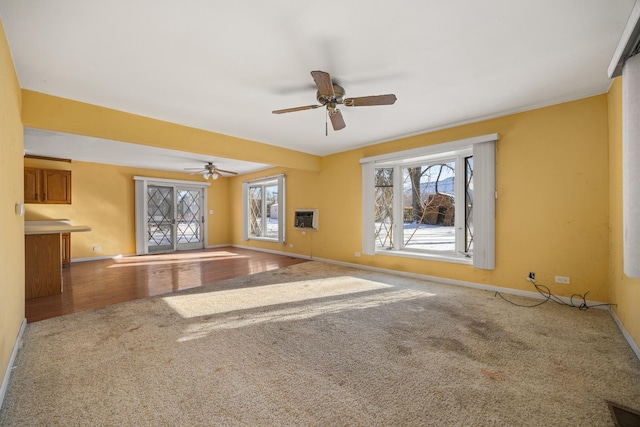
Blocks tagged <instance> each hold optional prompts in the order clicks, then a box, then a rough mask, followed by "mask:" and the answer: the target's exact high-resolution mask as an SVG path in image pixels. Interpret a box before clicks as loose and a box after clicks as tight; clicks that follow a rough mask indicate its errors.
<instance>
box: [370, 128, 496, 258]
mask: <svg viewBox="0 0 640 427" xmlns="http://www.w3.org/2000/svg"><path fill="white" fill-rule="evenodd" d="M498 139H499V136H498V134H497V133H492V134H488V135H482V136H478V137H474V138H467V139H462V140H457V141H451V142H446V143H442V144H435V145H430V146H427V147H420V148H416V149H412V150H405V151H399V152H395V153H389V154H383V155H379V156H373V157H366V158H363V159H360V163H361V165H362V253H363V254H365V255H391V256H404V257H411V258H423V259H430V260H437V261H446V262H454V263H460V264H473V266H474V267H476V268H482V269H488V270H493V269H494V268H495V199H496V196H497V194H496V184H495V169H496V153H495V150H496V142H497V141H498ZM469 152H471V153H472V155H473V180H474V207H473V210H474V221H473V223H474V249H473V257H472V258H471V259H469V258H467V257H466V256H464V255H456V254H437V253H433V252H428V253H427V252H418V251H409V250H394V251H376V247H375V236H374V232H373V230H374V223H375V218H374V204H375V200H374V187H375V169H376V168H381V167H390V166H391V165H392V166H393V167H395V168H397V170H398V172H399V170H400V168H401V167H406V166H408V165H415V164H420V163H426V162H431V161H432V160H439V159H446V158H455V157H458V156H463V155H466V156H468V155H469ZM394 176H395V178H394V179H395V180H396V182H394V187H396V186H398V187H397V188H401V187H402V182H401V181H402V174H401V173H394ZM461 181H463V180H456V182H458V183H459V184H457V185H464V183H463V182H461ZM397 199H401V198H399V197H396V198H394V200H395V203H396V204H401V203H402V200H397ZM394 208H395V209H394V215H399V216H400V217H399V218H396V219H395V220H394V227H401V226H402V223H403V221H402V206H401V205H400V207H399V208H398V206H394ZM458 210H459V209H456V211H458ZM398 219H399V221H398ZM457 219H458V218H456V224H457V226H458V227H461V228H462V230H459V232H462V233H464V220H462V222H458V221H457ZM396 240H398V239H396ZM458 240H459V239H458V232H457V235H456V242H457V241H458ZM394 245H398V246H397V249H399V248H400V245H401V242H399V241H396V242H394Z"/></svg>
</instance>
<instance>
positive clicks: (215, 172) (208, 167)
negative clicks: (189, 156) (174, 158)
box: [185, 162, 238, 179]
mask: <svg viewBox="0 0 640 427" xmlns="http://www.w3.org/2000/svg"><path fill="white" fill-rule="evenodd" d="M185 171H187V172H191V173H190V174H189V175H196V174H201V175H202V176H204V179H209V178H213V179H218V178H219V177H220V176H221V175H224V174H228V175H238V172H232V171H227V170H224V169H218V168H217V167H216V166H215V165H214V164H213V163H211V162H207V163H206V164H205V165H204V167H203V168H185Z"/></svg>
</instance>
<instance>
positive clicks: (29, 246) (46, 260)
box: [24, 234, 62, 299]
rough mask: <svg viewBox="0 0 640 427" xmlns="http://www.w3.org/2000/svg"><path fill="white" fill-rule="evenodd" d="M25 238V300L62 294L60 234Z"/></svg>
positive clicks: (33, 235) (34, 235)
mask: <svg viewBox="0 0 640 427" xmlns="http://www.w3.org/2000/svg"><path fill="white" fill-rule="evenodd" d="M24 237H25V244H24V264H25V299H32V298H38V297H45V296H48V295H55V294H59V293H61V292H62V270H61V268H60V266H61V262H60V261H61V260H60V256H61V251H60V234H32V235H27V236H24Z"/></svg>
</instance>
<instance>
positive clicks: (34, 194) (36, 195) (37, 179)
mask: <svg viewBox="0 0 640 427" xmlns="http://www.w3.org/2000/svg"><path fill="white" fill-rule="evenodd" d="M24 202H25V203H47V204H71V171H67V170H59V169H39V168H28V167H25V168H24Z"/></svg>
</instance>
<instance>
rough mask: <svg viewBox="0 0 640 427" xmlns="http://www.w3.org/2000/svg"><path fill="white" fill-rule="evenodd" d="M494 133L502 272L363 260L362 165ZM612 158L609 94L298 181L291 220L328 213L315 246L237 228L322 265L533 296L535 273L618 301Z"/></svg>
mask: <svg viewBox="0 0 640 427" xmlns="http://www.w3.org/2000/svg"><path fill="white" fill-rule="evenodd" d="M493 132H497V133H499V134H500V141H499V143H498V152H497V171H496V173H497V189H498V194H499V197H498V200H497V206H496V210H497V218H496V269H495V270H493V271H486V270H479V269H474V268H473V267H471V266H468V265H460V264H452V263H444V262H436V261H425V260H418V259H408V258H401V257H396V256H384V255H375V256H361V257H356V256H355V252H361V224H362V223H361V217H362V209H361V184H360V182H361V169H360V164H359V162H358V160H359V159H360V158H362V157H368V156H373V155H378V154H383V153H389V152H393V151H398V150H405V149H410V148H415V147H420V146H424V145H430V144H436V143H441V142H447V141H452V140H457V139H462V138H468V137H473V136H478V135H484V134H488V133H493ZM607 158H608V128H607V98H606V96H605V95H600V96H595V97H590V98H586V99H582V100H578V101H574V102H569V103H565V104H560V105H555V106H551V107H547V108H541V109H537V110H533V111H528V112H525V113H520V114H514V115H510V116H507V117H502V118H499V119H494V120H488V121H483V122H480V123H474V124H470V125H465V126H459V127H456V128H452V129H447V130H442V131H438V132H432V133H427V134H423V135H418V136H414V137H411V138H405V139H401V140H397V141H392V142H389V143H384V144H378V145H375V146H370V147H365V148H362V149H358V150H352V151H348V152H344V153H339V154H335V155H332V156H327V157H325V158H323V159H322V163H321V170H320V172H319V173H318V174H308V175H300V176H298V177H297V179H293V177H291V178H290V179H288V181H287V185H288V188H287V191H288V194H289V197H288V202H289V206H288V209H287V210H288V212H289V211H290V210H292V209H293V208H294V206H291V204H294V205H296V206H295V207H317V208H318V209H319V218H320V227H319V228H320V229H319V231H318V232H317V233H314V234H313V236H312V237H311V238H312V239H313V241H312V242H307V241H308V240H310V238H309V236H308V234H309V233H306V235H305V236H302V235H301V232H300V231H299V230H295V229H294V228H293V225H292V223H291V221H289V222H288V224H287V236H288V240H289V241H290V243H293V244H294V248H293V249H291V248H288V246H285V247H279V245H275V244H269V243H265V242H254V241H242V240H241V224H240V223H239V220H238V221H236V222H234V223H233V228H234V232H233V243H234V244H240V245H244V246H254V247H260V248H269V249H273V250H284V251H293V252H295V253H299V254H304V255H308V253H307V252H306V251H304V250H302V248H306V246H304V244H307V245H309V244H312V245H313V255H314V256H315V257H318V258H326V259H331V260H337V261H344V262H350V263H357V264H365V265H369V266H375V267H382V268H388V269H393V270H401V271H407V272H412V273H419V274H426V275H433V276H439V277H445V278H451V279H457V280H464V281H470V282H475V283H482V284H488V285H495V286H503V287H508V288H514V289H521V290H528V291H535V290H534V289H533V288H532V286H531V284H530V283H529V282H528V281H527V280H525V278H526V277H527V273H528V272H529V271H534V272H536V278H537V279H538V281H539V282H540V283H542V284H545V285H547V286H549V287H550V288H551V290H552V291H553V292H554V293H555V294H557V295H562V296H569V295H571V294H573V293H579V294H584V293H585V292H587V291H589V295H588V297H589V299H591V300H595V301H608V299H609V289H608V286H607V280H608V274H609V271H608V214H609V212H608V205H607V201H608V198H609V187H608V176H607V172H606V171H607V168H608V163H607V162H608V160H607ZM278 171H281V172H285V173H286V174H287V175H289V174H290V172H291V171H289V170H286V169H283V170H278ZM594 171H595V173H594ZM598 172H599V173H598ZM272 173H274V171H267V172H265V174H272ZM243 179H246V178H245V177H237V178H234V179H233V181H232V184H231V192H230V197H231V199H232V203H231V204H232V206H233V207H234V209H235V211H234V213H233V214H232V217H235V218H239V212H240V211H239V209H240V208H239V207H240V205H241V197H240V191H239V188H240V182H241V181H242V180H243ZM307 189H309V190H307ZM306 191H309V192H308V193H307V192H306ZM311 191H312V192H313V195H311V194H312V193H310V192H311ZM299 194H306V195H307V197H311V199H310V200H309V202H310V203H312V205H311V206H298V205H303V204H307V203H306V201H305V203H301V202H299V201H298V200H297V199H296V195H299ZM298 197H299V196H298ZM299 246H301V249H300V250H298V247H299ZM556 275H562V276H569V277H570V278H571V285H557V284H555V283H554V278H555V277H554V276H556Z"/></svg>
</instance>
